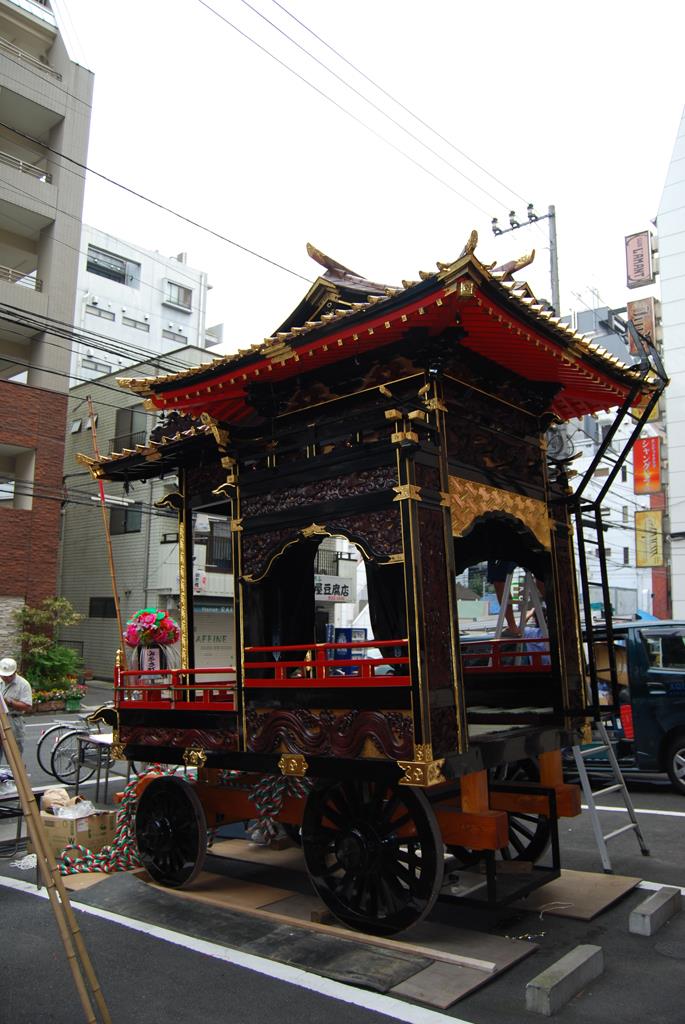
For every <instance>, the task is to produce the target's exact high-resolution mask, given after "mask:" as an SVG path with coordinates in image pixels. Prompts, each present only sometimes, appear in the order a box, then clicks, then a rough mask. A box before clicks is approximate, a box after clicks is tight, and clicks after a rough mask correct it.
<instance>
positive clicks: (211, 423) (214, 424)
mask: <svg viewBox="0 0 685 1024" xmlns="http://www.w3.org/2000/svg"><path fill="white" fill-rule="evenodd" d="M200 420H201V422H202V423H204V425H205V426H206V427H209V429H210V430H211V431H212V433H213V434H214V440H215V441H216V443H217V445H219V447H220V448H225V447H226V445H227V444H228V442H229V441H230V439H231V437H230V434H229V432H228V430H226V429H225V428H224V427H220V426H219V423H218V421H217V420H215V419H214V417H213V416H210V415H209V413H208V412H203V413H200Z"/></svg>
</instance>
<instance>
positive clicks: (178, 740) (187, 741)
mask: <svg viewBox="0 0 685 1024" xmlns="http://www.w3.org/2000/svg"><path fill="white" fill-rule="evenodd" d="M119 738H120V740H121V742H122V743H123V744H124V745H125V746H126V745H130V746H143V747H180V748H182V749H185V748H186V747H202V749H203V750H237V749H238V724H237V722H236V724H235V729H234V730H232V731H231V730H228V729H174V728H170V727H169V728H165V727H164V726H157V725H124V724H123V723H122V724H121V727H120V729H119Z"/></svg>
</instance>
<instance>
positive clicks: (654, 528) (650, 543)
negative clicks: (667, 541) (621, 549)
mask: <svg viewBox="0 0 685 1024" xmlns="http://www.w3.org/2000/svg"><path fill="white" fill-rule="evenodd" d="M663 519H664V514H663V512H662V511H661V510H660V509H653V508H649V509H645V510H644V511H642V512H636V513H635V564H636V565H637V566H638V567H639V568H641V569H644V568H650V567H651V568H654V567H657V566H660V565H663V564H664V534H663Z"/></svg>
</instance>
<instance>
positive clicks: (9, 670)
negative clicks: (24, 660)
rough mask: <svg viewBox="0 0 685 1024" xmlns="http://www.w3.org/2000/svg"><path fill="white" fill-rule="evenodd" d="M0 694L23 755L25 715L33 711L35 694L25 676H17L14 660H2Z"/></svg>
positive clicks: (0, 662)
mask: <svg viewBox="0 0 685 1024" xmlns="http://www.w3.org/2000/svg"><path fill="white" fill-rule="evenodd" d="M0 693H2V695H3V697H4V698H5V704H6V705H7V711H8V713H9V718H10V722H11V723H12V728H13V729H14V736H15V738H16V741H17V746H18V747H19V750H20V751H21V753H22V754H23V753H24V715H25V714H26V712H27V711H30V710H31V705H32V704H33V693H32V692H31V684H30V683H29V682H28V681H27V680H26V679H24V677H23V676H19V675H17V663H16V661H15V660H14V658H3V659H2V660H0ZM0 753H2V751H0Z"/></svg>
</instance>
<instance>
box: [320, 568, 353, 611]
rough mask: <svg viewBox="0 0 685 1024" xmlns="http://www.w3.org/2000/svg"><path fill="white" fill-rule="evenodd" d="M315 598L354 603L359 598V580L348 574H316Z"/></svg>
mask: <svg viewBox="0 0 685 1024" xmlns="http://www.w3.org/2000/svg"><path fill="white" fill-rule="evenodd" d="M314 600H315V601H316V602H317V604H318V602H319V601H337V602H348V603H353V602H354V601H356V600H357V581H356V578H355V577H347V576H320V575H319V574H318V573H317V574H315V576H314Z"/></svg>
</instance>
